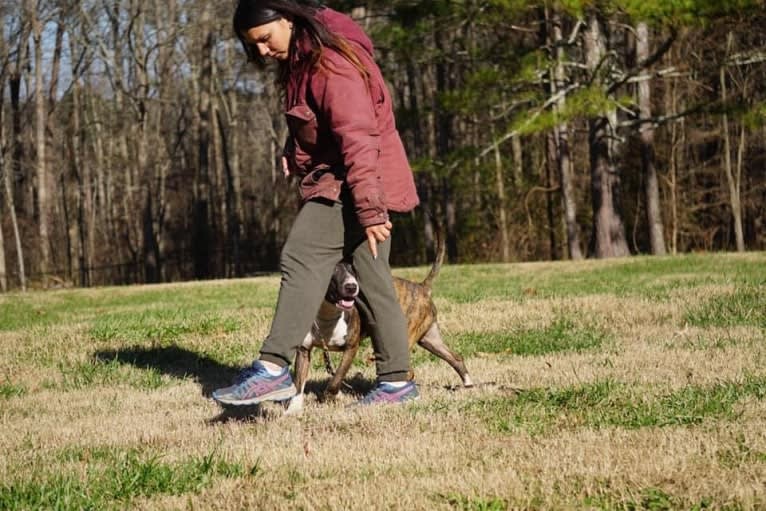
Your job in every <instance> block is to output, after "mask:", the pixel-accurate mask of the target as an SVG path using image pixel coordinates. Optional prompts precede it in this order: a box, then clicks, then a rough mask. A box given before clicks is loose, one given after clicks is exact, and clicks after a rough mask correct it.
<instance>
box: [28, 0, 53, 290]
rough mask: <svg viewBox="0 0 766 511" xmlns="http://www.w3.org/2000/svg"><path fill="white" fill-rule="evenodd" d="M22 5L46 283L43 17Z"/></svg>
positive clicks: (47, 214)
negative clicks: (28, 36) (29, 49)
mask: <svg viewBox="0 0 766 511" xmlns="http://www.w3.org/2000/svg"><path fill="white" fill-rule="evenodd" d="M24 8H25V11H26V13H27V16H28V17H29V20H30V23H31V26H32V39H33V42H34V48H35V51H34V70H35V78H34V93H33V94H34V103H35V123H34V126H35V129H34V133H35V167H36V177H37V207H38V210H39V221H38V229H39V230H38V234H39V237H40V238H39V245H38V247H39V249H40V260H39V268H40V274H41V276H42V280H43V285H46V284H47V279H48V276H49V275H48V272H49V271H50V269H51V244H50V226H51V220H52V216H51V199H50V193H51V183H50V182H49V181H50V178H49V175H48V174H49V172H48V165H47V161H46V154H45V149H46V136H45V126H46V123H47V111H46V101H45V96H44V93H43V69H44V68H45V66H44V64H43V40H42V34H43V20H42V19H41V18H40V13H38V12H37V6H36V2H34V1H33V0H26V1H25V2H24Z"/></svg>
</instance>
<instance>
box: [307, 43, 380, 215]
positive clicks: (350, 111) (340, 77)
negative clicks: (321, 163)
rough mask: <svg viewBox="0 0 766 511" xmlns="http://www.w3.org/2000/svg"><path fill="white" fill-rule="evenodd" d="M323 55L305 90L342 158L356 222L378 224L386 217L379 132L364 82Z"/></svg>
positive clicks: (348, 66)
mask: <svg viewBox="0 0 766 511" xmlns="http://www.w3.org/2000/svg"><path fill="white" fill-rule="evenodd" d="M327 53H329V54H330V55H327V56H326V57H325V58H327V60H328V61H329V62H328V63H327V65H326V66H325V69H321V70H318V71H317V72H316V73H315V74H314V76H312V78H311V92H312V94H313V95H314V99H315V100H316V102H317V106H318V108H319V113H320V114H321V116H322V117H323V118H324V120H325V122H327V123H328V126H329V128H330V131H331V132H332V134H333V137H334V139H335V141H336V142H337V144H338V147H339V149H340V153H341V156H342V157H343V163H344V165H345V167H346V169H347V174H346V184H347V185H348V187H349V189H350V191H351V196H352V197H353V200H354V207H355V209H356V214H357V217H358V218H359V223H361V224H362V225H363V226H365V227H368V226H371V225H376V224H382V223H385V222H386V221H387V220H388V210H387V208H386V199H385V195H384V190H383V185H382V182H381V179H380V174H379V172H380V169H379V168H378V156H379V154H380V130H379V129H378V121H377V117H376V115H375V105H374V102H373V99H372V98H371V97H370V89H369V85H368V83H367V81H366V80H365V79H364V78H363V77H362V75H361V74H360V73H359V71H358V70H357V69H356V68H355V67H354V66H353V65H352V64H351V63H350V62H349V61H347V60H346V59H345V58H344V57H342V56H341V55H339V54H337V53H335V52H332V50H327Z"/></svg>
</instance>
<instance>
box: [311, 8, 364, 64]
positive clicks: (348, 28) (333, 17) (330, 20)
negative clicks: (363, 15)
mask: <svg viewBox="0 0 766 511" xmlns="http://www.w3.org/2000/svg"><path fill="white" fill-rule="evenodd" d="M316 18H317V20H319V22H320V23H322V24H323V25H324V26H326V27H327V28H328V29H329V30H330V32H334V33H336V34H338V35H339V36H341V37H343V38H345V39H347V40H349V41H352V42H354V43H356V44H358V45H359V46H361V47H362V48H364V50H365V51H366V52H367V53H369V54H370V56H372V52H373V46H372V41H371V40H370V38H369V37H367V34H365V33H364V31H363V30H362V27H360V26H359V25H358V24H357V23H356V22H355V21H354V20H353V19H351V18H350V17H349V16H347V15H345V14H343V13H340V12H338V11H335V10H333V9H330V8H328V7H325V8H323V9H320V10H319V11H317V13H316Z"/></svg>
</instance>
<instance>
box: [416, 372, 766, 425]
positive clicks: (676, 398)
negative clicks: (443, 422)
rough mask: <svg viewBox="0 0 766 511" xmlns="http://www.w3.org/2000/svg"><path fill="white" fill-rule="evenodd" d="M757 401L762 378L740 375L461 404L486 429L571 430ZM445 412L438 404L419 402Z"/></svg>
mask: <svg viewBox="0 0 766 511" xmlns="http://www.w3.org/2000/svg"><path fill="white" fill-rule="evenodd" d="M746 397H751V398H755V399H757V400H763V399H764V397H766V377H763V376H762V377H754V376H746V377H744V379H743V381H742V382H726V383H720V384H717V385H713V386H710V387H705V386H693V385H692V386H687V387H683V388H681V389H678V390H675V391H672V392H664V393H663V392H659V393H657V390H656V389H642V388H638V387H636V386H632V385H627V384H624V383H620V382H616V381H613V380H602V381H596V382H593V383H587V384H583V385H577V386H572V387H564V388H533V389H529V390H523V391H520V393H519V394H518V395H516V396H509V397H508V396H506V397H492V398H484V399H476V400H471V401H467V402H466V403H464V404H463V405H462V406H463V409H462V411H463V412H465V413H469V414H472V415H473V416H475V417H477V418H478V419H479V420H481V421H482V422H483V423H484V424H485V425H487V426H488V427H489V428H490V430H492V431H495V432H503V433H514V432H517V431H519V430H522V431H528V432H530V433H533V434H546V433H550V432H551V431H554V430H561V429H573V428H583V427H585V428H594V429H601V428H606V427H622V428H627V429H637V428H645V427H664V426H687V425H694V424H699V423H701V422H702V421H703V420H705V419H726V420H734V419H735V418H736V408H735V405H736V404H737V403H738V402H739V401H740V400H741V399H743V398H746ZM419 406H420V407H423V408H424V409H425V410H429V411H441V410H445V409H446V408H447V407H445V406H444V405H443V404H441V403H438V402H432V403H430V404H426V405H419Z"/></svg>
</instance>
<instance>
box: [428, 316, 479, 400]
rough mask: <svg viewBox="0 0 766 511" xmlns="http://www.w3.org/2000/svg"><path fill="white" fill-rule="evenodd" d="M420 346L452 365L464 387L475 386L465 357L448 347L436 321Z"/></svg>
mask: <svg viewBox="0 0 766 511" xmlns="http://www.w3.org/2000/svg"><path fill="white" fill-rule="evenodd" d="M418 344H419V345H420V346H422V347H423V348H425V349H427V350H428V351H430V352H431V353H433V354H434V355H436V356H437V357H439V358H441V359H442V360H444V361H445V362H447V363H448V364H449V365H451V366H452V368H453V369H454V370H455V371H457V374H459V375H460V379H461V380H463V385H464V386H466V387H472V386H473V380H471V376H470V375H469V374H468V369H466V367H465V362H463V357H461V356H460V355H458V354H456V353H455V352H454V351H452V350H451V349H449V347H447V345H446V344H445V343H444V339H443V338H442V334H441V332H440V331H439V325H437V324H436V322H435V321H434V323H433V324H432V325H431V326H430V327H429V329H428V331H426V333H425V335H423V338H422V339H420V340H419V341H418Z"/></svg>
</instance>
